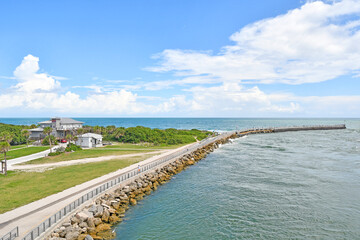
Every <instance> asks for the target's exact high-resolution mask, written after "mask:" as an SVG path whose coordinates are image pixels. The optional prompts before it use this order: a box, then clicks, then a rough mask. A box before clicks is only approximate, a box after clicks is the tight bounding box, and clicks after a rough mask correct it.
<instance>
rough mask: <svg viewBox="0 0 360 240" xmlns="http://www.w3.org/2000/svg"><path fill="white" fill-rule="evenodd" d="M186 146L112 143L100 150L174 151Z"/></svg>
mask: <svg viewBox="0 0 360 240" xmlns="http://www.w3.org/2000/svg"><path fill="white" fill-rule="evenodd" d="M185 145H186V144H177V145H157V146H154V145H151V144H146V143H141V144H131V143H113V145H107V146H105V147H104V148H102V149H109V148H110V149H111V148H122V149H134V150H137V149H145V150H146V149H153V150H162V149H174V148H178V147H182V146H185Z"/></svg>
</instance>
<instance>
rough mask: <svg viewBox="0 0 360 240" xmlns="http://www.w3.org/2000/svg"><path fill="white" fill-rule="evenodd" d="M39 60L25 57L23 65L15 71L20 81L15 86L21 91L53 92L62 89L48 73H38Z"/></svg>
mask: <svg viewBox="0 0 360 240" xmlns="http://www.w3.org/2000/svg"><path fill="white" fill-rule="evenodd" d="M39 69H40V67H39V58H38V57H34V56H32V55H31V54H29V55H27V56H26V57H24V59H23V60H22V62H21V64H20V65H19V66H18V67H17V68H16V69H15V71H14V77H15V79H17V80H18V81H19V83H18V84H17V85H16V86H15V88H17V89H18V90H20V91H24V92H34V91H53V90H55V89H57V88H59V87H60V83H59V82H58V81H56V80H55V78H54V77H52V76H50V75H48V74H46V73H38V71H39Z"/></svg>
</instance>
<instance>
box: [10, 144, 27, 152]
mask: <svg viewBox="0 0 360 240" xmlns="http://www.w3.org/2000/svg"><path fill="white" fill-rule="evenodd" d="M24 147H26V144H21V145H14V146H11V148H10V151H12V150H15V149H18V148H24Z"/></svg>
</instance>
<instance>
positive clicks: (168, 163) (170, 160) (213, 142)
mask: <svg viewBox="0 0 360 240" xmlns="http://www.w3.org/2000/svg"><path fill="white" fill-rule="evenodd" d="M301 128H303V130H325V129H344V128H346V127H345V125H336V126H334V125H333V126H311V129H305V128H308V127H305V126H303V127H300V129H298V130H301ZM274 130H275V129H249V130H247V131H242V132H239V131H233V132H228V133H227V134H221V135H218V136H217V137H215V138H210V139H205V140H204V141H203V142H202V143H201V144H200V143H199V144H196V143H193V144H191V145H194V147H193V148H189V149H190V151H189V149H186V151H185V150H183V151H181V152H178V153H176V154H175V153H174V154H175V155H174V154H170V156H168V157H167V158H166V159H163V160H162V161H160V162H158V163H157V164H150V165H148V166H145V165H144V168H143V169H144V171H145V172H144V173H143V174H141V175H137V176H136V174H135V176H134V175H131V176H132V177H130V179H126V178H125V179H126V181H122V182H120V184H119V181H118V182H117V187H116V188H117V190H118V189H119V188H121V187H124V185H125V184H128V186H127V187H129V188H130V185H131V184H134V183H135V182H136V183H137V180H138V177H139V176H140V177H142V176H143V175H144V176H146V174H150V173H152V172H156V171H157V174H158V175H159V174H160V173H161V172H162V176H161V177H160V179H158V180H159V181H158V183H157V184H155V185H159V184H160V183H162V184H163V183H165V182H166V181H168V180H170V179H171V176H172V175H174V174H176V173H178V172H180V171H182V170H183V169H184V168H186V167H188V166H190V165H193V164H194V163H195V162H196V161H195V159H196V160H197V161H199V160H201V159H203V158H204V157H206V155H207V154H208V153H210V152H212V151H213V150H214V149H216V148H217V147H218V145H219V144H223V143H225V142H227V141H228V140H229V139H230V138H237V137H241V136H245V135H249V134H257V133H273V132H276V131H274ZM289 131H291V129H290V130H289ZM183 148H184V147H183ZM191 149H192V150H191ZM189 152H190V153H189ZM194 154H195V155H194ZM184 157H190V160H191V161H190V162H189V163H187V161H188V160H189V159H186V158H185V159H184ZM191 158H194V160H192V159H191ZM180 159H181V161H180V162H178V161H179V160H180ZM145 161H146V160H145ZM192 161H194V162H193V163H192ZM173 164H175V165H173ZM176 164H180V165H182V166H180V165H176ZM154 166H155V167H154ZM168 167H170V169H168ZM173 167H175V169H174V168H173ZM178 168H179V169H178ZM134 170H135V169H132V171H133V172H134ZM164 171H165V172H164ZM163 174H165V178H164V176H163ZM147 177H149V176H147ZM119 179H120V178H119ZM151 180H152V179H151V178H150V180H149V179H146V181H151ZM156 181H157V180H156ZM111 184H112V183H111ZM115 184H116V181H115ZM147 184H148V185H150V184H149V183H147ZM151 184H153V183H151ZM145 185H146V184H145ZM111 186H113V185H111ZM147 187H148V186H147ZM114 188H115V187H112V188H111V189H114ZM142 188H143V186H141V188H140V189H141V190H138V191H140V192H138V193H139V195H141V194H143V196H144V194H146V192H148V191H149V189H147V191H146V190H144V189H142ZM155 188H156V186H155ZM122 190H123V189H120V191H122ZM124 190H125V189H124ZM135 190H136V189H133V191H135ZM142 190H144V191H142ZM153 190H154V189H152V188H151V189H150V191H153ZM155 190H156V189H155ZM133 191H131V192H133ZM141 191H142V192H141ZM107 192H108V191H104V192H103V193H101V194H100V195H98V196H96V197H95V198H92V199H90V200H89V201H90V202H94V201H95V202H96V201H97V200H99V199H102V198H103V197H104V196H106V194H107ZM109 192H110V191H109ZM121 196H123V197H125V196H124V195H121ZM136 197H137V195H133V196H132V197H129V196H127V198H128V201H129V202H128V204H127V206H129V205H130V198H134V199H135V200H136V201H137V199H136ZM139 198H141V197H139ZM95 199H96V200H95ZM117 200H118V202H121V198H120V196H118V198H117ZM112 201H115V200H112ZM133 203H134V201H133ZM86 204H87V203H86ZM100 205H101V204H100ZM88 206H89V205H88ZM106 206H108V207H109V209H110V208H111V207H112V204H111V202H110V205H109V204H106ZM102 207H104V206H102ZM123 208H124V209H125V210H126V209H127V207H125V206H123ZM79 209H81V208H77V209H74V211H76V212H78V211H79ZM111 211H112V212H110V215H109V216H108V217H109V218H110V216H112V215H114V218H113V220H114V219H116V218H115V217H118V218H119V220H118V221H121V217H123V216H122V215H123V214H124V213H120V214H119V213H117V212H116V210H111ZM68 213H69V212H68ZM116 214H118V215H116ZM93 216H94V214H93ZM68 217H69V215H67V216H65V217H64V218H62V219H61V220H60V219H58V221H56V218H55V223H54V224H51V219H50V218H49V219H48V220H49V223H50V226H51V229H52V228H53V227H56V226H60V225H61V223H63V221H66V219H67V218H68ZM101 219H102V216H101ZM104 219H105V220H106V221H109V219H107V218H106V216H105V217H104ZM46 221H47V220H46ZM46 221H45V222H46ZM106 221H105V223H104V224H109V223H108V222H106ZM45 222H44V223H45ZM113 222H116V221H113ZM75 224H76V223H75ZM66 225H67V226H66V228H69V227H71V226H72V224H70V225H69V226H68V224H66ZM40 226H41V225H39V227H40ZM75 226H76V225H75ZM83 226H84V224H83ZM39 227H38V228H37V229H38V230H36V228H35V229H34V230H33V231H31V233H33V232H34V231H39ZM77 227H79V224H78V225H77ZM66 228H65V229H66ZM105 228H108V227H105ZM51 229H49V228H48V227H47V228H45V227H44V228H43V230H40V231H41V232H40V233H43V232H44V234H47V236H49V234H48V233H49V232H50V231H51ZM71 229H72V230H74V229H73V228H71ZM58 230H59V231H60V229H58ZM63 230H64V229H63ZM68 230H69V229H68ZM77 230H79V229H77ZM83 230H84V228H83V229H82V231H83ZM102 230H104V229H102ZM70 232H73V231H70ZM98 232H102V231H98ZM78 233H79V234H80V233H81V231H79V232H78ZM28 235H29V234H28ZM36 236H38V235H36ZM94 236H95V235H94ZM41 237H42V239H43V234H42V235H41ZM32 239H34V238H32ZM55 239H57V238H55ZM60 239H61V238H60ZM97 239H102V238H97Z"/></svg>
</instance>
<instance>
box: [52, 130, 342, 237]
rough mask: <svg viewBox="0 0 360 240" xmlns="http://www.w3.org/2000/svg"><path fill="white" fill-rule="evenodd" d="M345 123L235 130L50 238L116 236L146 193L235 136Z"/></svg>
mask: <svg viewBox="0 0 360 240" xmlns="http://www.w3.org/2000/svg"><path fill="white" fill-rule="evenodd" d="M345 128H346V126H345V125H333V126H302V127H287V128H276V129H275V128H269V129H250V130H245V131H242V132H237V131H233V132H230V133H229V135H228V136H225V137H223V138H221V139H218V140H216V141H213V142H211V143H209V144H207V145H205V146H203V147H201V148H199V149H197V150H195V151H193V152H192V153H190V154H187V155H184V156H182V157H180V158H178V159H176V160H174V161H173V162H171V163H168V164H166V165H165V166H163V167H161V168H157V169H155V170H153V171H151V172H149V173H145V174H144V175H141V176H139V177H138V178H136V179H135V180H134V181H132V182H131V183H129V184H127V185H125V186H121V185H120V186H119V187H118V188H117V189H116V190H114V191H111V192H109V193H106V194H105V195H103V196H101V197H98V198H97V199H96V200H94V201H93V202H92V204H90V205H88V206H86V207H84V208H83V209H82V210H81V211H80V212H78V213H76V214H74V215H73V216H72V217H69V218H68V219H67V220H66V221H65V222H63V223H62V224H61V226H60V227H57V228H56V229H55V230H54V231H52V232H51V233H49V234H48V235H46V238H45V239H46V240H59V239H61V237H66V239H74V240H76V239H79V240H83V239H86V240H91V239H99V240H100V239H106V240H110V239H114V238H115V232H114V231H112V226H114V225H115V224H119V223H121V222H122V221H123V220H122V219H123V218H124V217H125V213H126V211H127V210H128V209H129V208H130V207H131V206H133V205H136V204H137V201H139V200H142V199H143V197H144V196H146V195H150V193H151V192H152V191H156V190H157V187H158V186H159V185H163V184H165V183H166V182H167V181H169V180H171V178H172V176H174V175H176V174H178V173H180V172H181V171H183V170H184V169H186V168H187V167H189V166H191V165H194V164H195V163H196V162H198V161H200V160H202V159H204V158H206V156H207V154H209V153H211V152H213V151H214V150H215V149H217V148H218V147H219V145H221V144H225V143H228V142H232V141H231V139H235V138H239V137H243V136H246V135H249V134H259V133H276V132H286V131H303V130H304V131H307V130H335V129H345Z"/></svg>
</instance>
